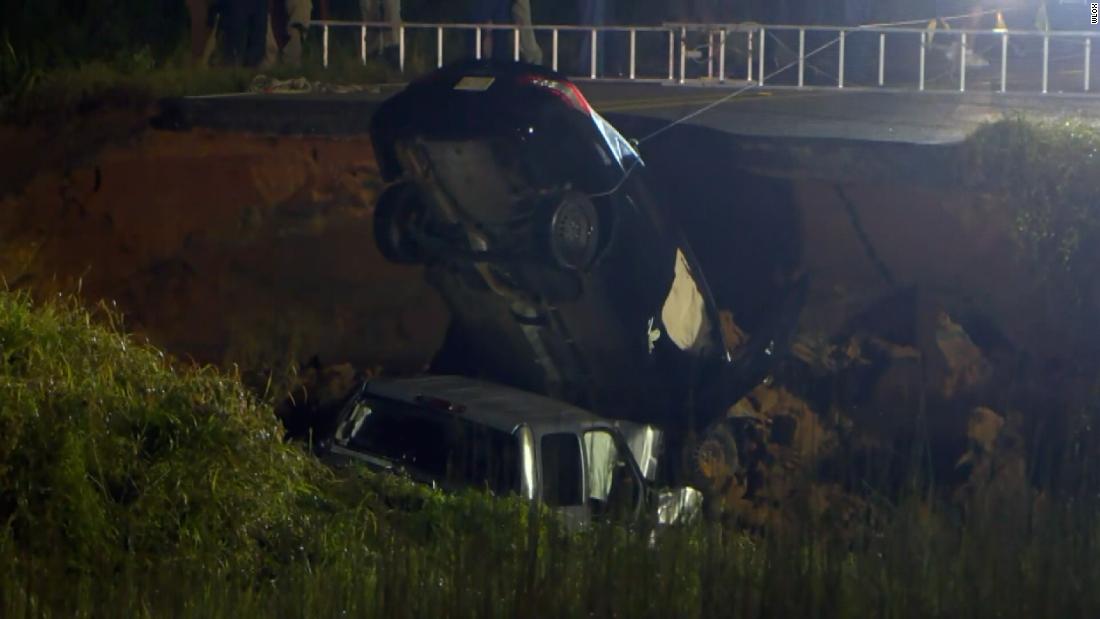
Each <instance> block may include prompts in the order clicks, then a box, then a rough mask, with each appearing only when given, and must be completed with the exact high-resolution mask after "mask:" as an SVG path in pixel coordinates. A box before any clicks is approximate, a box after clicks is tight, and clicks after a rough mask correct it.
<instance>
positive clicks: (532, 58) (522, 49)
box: [512, 0, 542, 64]
mask: <svg viewBox="0 0 1100 619" xmlns="http://www.w3.org/2000/svg"><path fill="white" fill-rule="evenodd" d="M512 21H513V23H515V24H516V25H517V26H519V28H520V31H519V53H520V57H521V58H523V60H524V61H525V62H530V63H531V64H542V48H541V47H539V42H538V40H536V39H535V31H534V30H533V29H532V26H533V25H534V24H533V22H532V19H531V0H515V2H513V3H512Z"/></svg>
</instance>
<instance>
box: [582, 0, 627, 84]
mask: <svg viewBox="0 0 1100 619" xmlns="http://www.w3.org/2000/svg"><path fill="white" fill-rule="evenodd" d="M577 8H578V9H579V12H580V23H581V25H583V26H593V27H600V26H606V25H607V24H608V18H609V17H612V18H613V17H614V15H615V0H580V6H578V7H577ZM618 34H619V33H611V32H608V31H604V32H599V33H597V34H596V67H595V70H594V71H593V68H592V35H591V34H590V33H588V34H586V35H585V37H584V40H583V41H581V51H580V54H581V66H582V67H583V71H584V72H585V73H588V72H594V73H595V74H596V75H605V72H604V69H605V68H606V67H607V66H608V65H610V66H611V70H612V72H613V73H616V74H621V73H622V66H621V64H622V63H621V62H620V60H621V58H622V54H621V53H619V50H618V47H619V43H620V41H619V40H618V39H619V38H620V37H619V36H616V35H618ZM608 39H611V44H612V49H613V50H614V53H613V56H614V57H613V58H611V59H609V58H608V56H607V49H608V46H607V43H608Z"/></svg>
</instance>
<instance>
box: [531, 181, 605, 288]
mask: <svg viewBox="0 0 1100 619" xmlns="http://www.w3.org/2000/svg"><path fill="white" fill-rule="evenodd" d="M547 206H548V208H547V209H546V210H545V212H544V216H543V221H542V223H541V225H540V228H541V230H540V232H541V236H542V237H543V239H542V242H543V245H544V247H545V251H546V252H547V254H548V255H549V256H550V258H551V259H552V260H553V263H554V264H556V265H557V266H559V267H561V268H563V269H567V270H570V271H583V270H585V269H587V268H588V267H590V266H592V263H593V262H594V261H595V259H596V254H597V251H598V249H599V247H600V231H601V226H600V215H599V212H598V211H597V210H596V206H595V205H594V204H592V200H590V199H589V198H588V196H586V195H584V194H582V193H580V192H576V191H569V192H565V193H563V194H561V195H560V196H558V197H557V198H556V199H555V200H554V201H553V202H551V203H550V204H549V205H547Z"/></svg>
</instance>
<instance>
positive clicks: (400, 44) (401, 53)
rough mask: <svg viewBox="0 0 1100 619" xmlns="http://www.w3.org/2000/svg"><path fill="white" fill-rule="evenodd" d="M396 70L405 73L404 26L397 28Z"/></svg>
mask: <svg viewBox="0 0 1100 619" xmlns="http://www.w3.org/2000/svg"><path fill="white" fill-rule="evenodd" d="M397 68H398V69H399V70H400V71H401V72H402V73H404V72H405V26H404V25H401V26H399V27H398V28H397Z"/></svg>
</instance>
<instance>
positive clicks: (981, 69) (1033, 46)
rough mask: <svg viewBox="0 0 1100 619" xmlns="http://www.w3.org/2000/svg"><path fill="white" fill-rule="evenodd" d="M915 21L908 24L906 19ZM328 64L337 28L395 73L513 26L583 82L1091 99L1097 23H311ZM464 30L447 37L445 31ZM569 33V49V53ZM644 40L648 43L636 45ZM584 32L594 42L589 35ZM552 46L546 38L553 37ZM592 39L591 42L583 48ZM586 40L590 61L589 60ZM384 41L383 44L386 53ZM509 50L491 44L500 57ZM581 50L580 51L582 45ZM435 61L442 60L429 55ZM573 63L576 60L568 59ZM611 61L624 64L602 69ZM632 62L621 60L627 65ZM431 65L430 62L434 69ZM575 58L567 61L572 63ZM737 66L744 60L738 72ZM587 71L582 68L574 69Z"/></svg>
mask: <svg viewBox="0 0 1100 619" xmlns="http://www.w3.org/2000/svg"><path fill="white" fill-rule="evenodd" d="M907 24H908V22H907ZM311 27H312V28H314V29H319V30H320V31H321V39H322V63H323V64H324V65H325V66H328V64H329V61H330V54H331V48H332V46H333V44H332V41H331V37H332V33H333V32H336V31H343V30H351V31H355V30H358V33H357V34H358V36H357V43H358V49H357V52H358V56H359V59H360V60H361V61H362V62H363V63H366V62H367V60H368V57H369V56H370V52H371V50H370V49H368V46H369V43H368V39H369V38H370V37H369V36H368V35H373V36H374V38H375V39H376V40H377V41H378V45H379V48H380V49H381V47H382V45H383V41H385V40H386V38H387V37H388V38H389V40H390V41H391V43H390V44H391V45H392V46H394V47H396V50H397V54H396V61H397V66H398V69H399V70H401V71H402V72H403V73H407V72H408V71H409V69H410V67H409V58H410V45H411V44H412V43H413V42H415V44H416V45H417V46H419V47H418V49H416V50H412V51H413V52H414V53H415V54H416V56H417V58H418V59H419V60H420V61H421V62H420V64H419V66H418V69H419V70H427V69H430V68H434V67H441V66H443V65H444V63H445V62H447V61H451V60H456V59H457V58H458V57H459V56H458V55H456V54H459V55H461V56H463V57H474V58H481V57H482V55H483V48H484V43H485V38H486V37H487V36H494V35H496V36H499V33H501V32H507V33H509V34H510V35H511V36H510V37H509V38H510V39H511V40H510V46H509V47H510V49H509V50H507V51H508V57H510V58H511V59H513V60H516V61H518V60H519V59H520V57H521V40H520V39H521V34H522V32H523V31H524V30H530V31H532V32H533V33H534V34H535V35H536V36H538V37H541V38H542V41H541V42H540V44H542V46H543V49H546V48H547V47H548V48H549V54H545V53H544V58H546V59H547V66H549V67H550V68H551V69H553V70H555V71H563V72H565V73H567V74H569V75H570V77H572V78H575V79H589V80H626V81H648V82H662V83H667V84H684V85H703V84H725V83H727V82H735V83H737V84H740V85H743V84H754V85H761V86H764V85H766V86H769V87H773V88H796V89H822V88H831V89H852V88H856V89H881V90H890V91H915V92H923V91H936V92H943V91H958V92H970V91H974V90H979V91H986V92H1001V93H1007V92H1014V93H1024V92H1026V93H1035V94H1054V93H1057V94H1078V95H1081V94H1086V95H1092V94H1094V91H1093V89H1092V78H1091V73H1092V65H1093V62H1092V54H1093V53H1094V48H1095V47H1097V46H1096V44H1094V42H1093V39H1095V38H1097V37H1100V31H1049V30H1010V29H1006V28H994V29H975V28H952V27H944V28H916V27H911V26H909V25H900V26H899V25H890V24H885V25H872V26H820V25H785V24H778V25H771V24H757V23H731V24H709V23H665V24H661V25H611V26H580V25H567V24H555V25H541V24H540V25H534V26H518V25H514V24H475V23H415V22H398V23H391V22H362V21H333V20H328V21H315V22H312V24H311ZM448 35H450V36H451V40H452V43H453V38H454V36H455V35H459V36H462V37H465V38H466V40H463V41H460V42H459V43H458V44H457V45H453V44H452V45H450V46H448V45H445V39H446V38H447V36H448ZM566 37H569V39H570V43H571V44H572V45H571V46H570V50H565V49H563V48H564V46H563V39H564V38H566ZM643 37H644V38H645V43H646V44H645V45H644V46H643V45H641V44H640V41H641V40H642V39H643ZM584 39H587V41H585V40H584ZM546 43H549V44H548V45H545V44H546ZM584 43H587V45H584ZM582 46H583V47H584V48H585V50H586V51H585V52H584V53H586V54H587V57H583V58H582V57H581V53H580V50H581V49H582ZM380 49H379V51H380ZM500 51H501V50H495V52H496V53H495V54H494V55H495V56H497V57H500V56H501V54H500ZM574 52H576V53H574ZM426 58H430V59H431V60H433V61H434V62H430V63H426V62H424V59H426ZM567 59H568V62H566V60H567ZM613 59H614V60H615V61H616V64H618V65H624V66H621V70H617V71H604V70H602V69H601V67H602V66H604V65H606V64H608V63H609V61H611V60H613ZM624 60H625V62H623V61H624ZM429 64H430V66H427V65H429ZM567 65H568V66H567ZM739 67H740V68H739ZM578 69H579V70H578Z"/></svg>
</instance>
